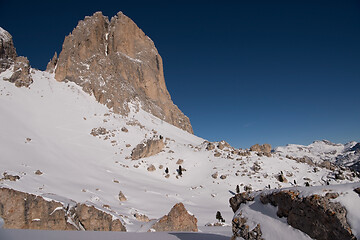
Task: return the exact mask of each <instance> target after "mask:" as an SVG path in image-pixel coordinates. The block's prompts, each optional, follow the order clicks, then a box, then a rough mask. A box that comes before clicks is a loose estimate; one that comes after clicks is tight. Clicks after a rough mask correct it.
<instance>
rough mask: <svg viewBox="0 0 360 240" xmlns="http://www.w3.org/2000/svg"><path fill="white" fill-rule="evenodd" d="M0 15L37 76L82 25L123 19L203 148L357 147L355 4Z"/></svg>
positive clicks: (169, 5)
mask: <svg viewBox="0 0 360 240" xmlns="http://www.w3.org/2000/svg"><path fill="white" fill-rule="evenodd" d="M234 2H236V3H234ZM0 9H1V14H0V26H1V27H3V28H5V29H6V30H8V31H9V32H10V33H11V34H12V35H13V37H14V42H15V46H16V48H17V52H18V54H19V55H24V56H27V57H28V58H29V60H30V63H31V65H32V66H33V67H35V68H39V69H44V68H45V67H46V64H47V62H48V61H49V59H50V58H51V57H52V55H53V53H54V52H55V51H57V52H58V53H59V52H60V51H61V46H62V43H63V40H64V37H65V36H66V35H68V34H69V33H70V32H71V31H72V30H73V28H74V27H75V26H76V25H77V22H78V21H79V20H81V19H83V18H84V16H86V15H92V14H93V13H94V12H95V11H99V10H100V11H102V12H103V13H104V15H106V16H109V17H111V16H113V15H115V14H116V13H117V12H118V11H122V12H124V13H125V14H126V15H127V16H129V17H130V18H131V19H133V20H134V21H135V22H136V23H137V25H138V26H139V27H140V28H141V29H143V31H144V32H145V33H146V34H147V35H148V36H149V37H150V38H151V39H152V40H153V41H154V42H155V45H156V47H157V48H158V50H159V52H160V55H161V56H162V58H163V61H164V70H165V80H166V84H167V87H168V90H169V92H170V94H171V96H172V99H173V101H174V102H175V104H176V105H178V106H179V108H180V109H181V110H182V111H183V112H184V113H185V114H186V115H187V116H189V118H190V120H191V123H192V125H193V128H194V131H195V134H197V135H199V136H201V137H204V138H206V139H208V140H211V141H215V140H221V139H224V140H226V141H228V142H229V143H231V144H232V145H233V146H235V147H243V148H245V147H249V146H251V145H253V144H255V143H270V144H272V145H273V146H278V145H285V144H287V143H298V144H309V143H311V142H312V141H313V140H318V139H328V140H330V141H333V142H342V143H344V142H347V141H351V140H355V141H360V126H359V123H360V2H359V1H357V0H346V1H341V0H339V1H331V0H327V1H322V0H292V1H289V0H286V1H277V0H274V1H268V0H264V1H256V0H255V1H226V0H225V1H218V2H217V3H212V2H211V1H196V3H194V2H193V1H166V2H165V1H68V0H65V1H36V0H34V1H4V0H0Z"/></svg>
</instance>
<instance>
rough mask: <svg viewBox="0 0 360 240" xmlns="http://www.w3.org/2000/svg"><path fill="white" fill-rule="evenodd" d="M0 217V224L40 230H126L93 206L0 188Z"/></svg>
mask: <svg viewBox="0 0 360 240" xmlns="http://www.w3.org/2000/svg"><path fill="white" fill-rule="evenodd" d="M0 217H1V218H3V220H4V228H15V229H41V230H93V231H126V229H125V227H124V226H123V224H122V223H121V221H120V220H119V219H116V220H113V219H112V216H111V215H110V214H108V213H105V212H102V211H100V210H98V209H96V208H95V207H93V206H87V205H85V204H76V205H75V206H73V207H69V206H68V207H64V205H63V204H61V203H59V202H55V201H47V200H45V199H44V198H42V197H40V196H36V195H33V194H28V193H24V192H19V191H16V190H13V189H8V188H0Z"/></svg>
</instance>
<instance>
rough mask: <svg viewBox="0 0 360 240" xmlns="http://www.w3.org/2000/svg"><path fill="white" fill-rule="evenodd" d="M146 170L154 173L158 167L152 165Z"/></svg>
mask: <svg viewBox="0 0 360 240" xmlns="http://www.w3.org/2000/svg"><path fill="white" fill-rule="evenodd" d="M146 170H148V171H149V172H153V171H155V170H156V167H155V166H154V165H152V164H151V165H150V166H149V167H148V168H147V169H146Z"/></svg>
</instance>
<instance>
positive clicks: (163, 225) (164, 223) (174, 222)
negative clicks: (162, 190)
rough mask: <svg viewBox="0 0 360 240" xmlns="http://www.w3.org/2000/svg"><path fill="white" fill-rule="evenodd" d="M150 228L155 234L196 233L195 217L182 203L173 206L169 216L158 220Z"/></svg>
mask: <svg viewBox="0 0 360 240" xmlns="http://www.w3.org/2000/svg"><path fill="white" fill-rule="evenodd" d="M151 228H152V229H154V230H155V231H157V232H162V231H164V232H168V231H186V232H197V231H198V228H197V219H196V217H195V216H193V215H191V214H190V213H189V212H188V211H187V210H186V209H185V207H184V204H182V203H177V204H175V205H174V207H173V208H172V209H171V210H170V212H169V214H168V215H165V216H163V217H162V218H160V220H159V221H158V222H156V223H155V224H154V225H153V226H152V227H151Z"/></svg>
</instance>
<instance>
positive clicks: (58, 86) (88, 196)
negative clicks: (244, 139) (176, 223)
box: [0, 69, 358, 231]
mask: <svg viewBox="0 0 360 240" xmlns="http://www.w3.org/2000/svg"><path fill="white" fill-rule="evenodd" d="M10 71H11V69H9V70H7V71H6V72H3V73H2V74H0V112H1V115H0V132H1V135H0V146H1V147H0V156H1V158H0V174H3V173H5V172H6V173H7V174H10V175H17V176H19V177H20V179H19V180H18V181H7V180H3V181H0V187H9V188H13V189H15V190H19V191H24V192H28V193H33V194H37V195H41V196H44V197H46V198H49V199H54V200H58V201H61V202H71V200H74V201H76V202H82V203H90V204H92V205H95V206H96V207H97V208H99V209H102V210H104V211H106V212H110V213H111V214H112V215H113V216H114V217H115V218H120V219H122V220H123V221H124V223H125V224H126V228H127V230H128V231H146V230H147V229H148V227H149V226H143V227H142V225H143V224H144V223H142V222H139V221H138V220H136V219H135V217H134V214H135V213H140V214H145V215H147V216H148V217H149V218H151V219H157V218H159V217H162V216H163V215H165V214H167V213H168V212H169V210H170V209H171V207H172V206H173V205H174V204H175V203H178V202H183V203H184V205H185V207H186V208H187V209H188V210H189V211H190V212H192V213H193V214H194V215H195V216H196V217H197V219H198V225H199V226H204V225H205V224H206V223H208V222H215V221H216V219H215V214H216V211H221V213H222V216H223V217H224V218H225V219H226V221H227V222H230V221H231V219H232V217H233V213H232V211H231V209H230V207H229V204H228V201H229V198H230V197H231V196H232V195H233V192H234V191H235V188H236V185H237V184H239V185H240V187H241V190H243V188H244V187H245V186H247V187H251V188H252V189H253V190H260V189H264V188H266V187H268V186H269V185H270V187H271V188H280V187H291V186H293V185H302V186H303V185H304V184H305V182H309V183H310V184H311V185H324V184H326V181H329V180H331V183H335V180H333V173H332V171H330V170H328V169H322V168H321V169H319V170H318V171H313V167H311V166H309V165H307V164H305V163H299V162H296V161H294V160H291V159H287V158H284V157H281V156H277V155H276V154H275V155H272V157H265V156H262V157H259V156H258V155H257V154H256V153H255V152H250V155H248V156H240V155H239V154H238V153H237V152H234V151H233V149H232V148H231V147H224V148H223V149H218V148H216V149H213V150H207V149H206V147H207V143H206V142H204V141H205V140H204V139H202V138H199V137H197V136H194V135H192V134H189V133H188V132H185V131H183V130H181V129H179V128H176V127H174V126H172V125H170V124H168V123H166V122H164V121H161V120H160V119H158V118H156V117H154V116H153V115H151V114H149V113H147V112H144V111H142V110H141V108H139V107H138V106H137V103H136V102H134V103H133V104H131V106H130V107H131V109H132V111H131V113H130V114H129V115H128V116H121V115H117V114H114V113H112V112H111V111H110V110H109V109H107V108H106V107H105V106H103V105H101V104H99V103H98V102H96V101H95V99H94V97H92V96H89V95H88V94H86V93H84V92H83V91H82V90H81V88H80V87H78V86H77V85H75V84H74V83H66V82H57V81H55V80H54V76H53V75H52V74H49V73H47V72H42V71H38V70H34V69H33V70H32V78H33V79H34V83H33V84H32V85H30V88H17V87H15V86H14V84H12V83H9V82H6V81H3V80H2V79H3V78H4V77H8V75H9V74H11V73H10ZM99 127H102V128H105V129H106V133H105V134H104V135H98V136H93V135H91V134H90V133H91V132H92V130H93V129H96V128H99ZM124 127H125V128H126V129H127V131H126V130H125V129H124V130H123V131H122V130H121V129H122V128H124ZM160 135H161V136H163V137H164V139H165V144H166V146H165V148H164V151H162V152H160V153H159V154H157V155H154V156H151V157H148V158H143V159H140V160H136V161H132V160H131V157H130V155H131V151H132V149H133V148H134V147H135V146H136V145H137V144H139V143H140V142H142V141H143V140H144V139H150V138H152V137H154V136H160ZM216 153H217V155H219V156H218V157H215V156H214V154H216ZM179 159H181V160H183V161H179ZM180 162H182V163H181V166H182V168H183V169H184V171H183V174H182V176H178V173H177V169H178V166H179V164H177V163H180ZM150 165H154V166H155V168H156V170H155V171H148V170H147V168H148V167H149V166H150ZM166 168H168V169H169V174H170V177H169V178H165V175H166V174H165V169H166ZM37 170H39V172H37ZM36 172H37V173H38V174H36ZM40 172H41V173H42V174H41V173H40ZM281 172H283V174H284V176H285V177H286V178H287V181H284V182H280V181H279V180H278V176H279V174H280V173H281ZM216 173H217V174H216ZM214 174H215V175H214ZM216 175H218V176H217V177H216ZM215 177H216V178H215ZM294 180H295V181H294ZM352 180H354V181H356V180H357V181H358V178H353V179H352ZM295 182H296V183H295ZM340 182H343V183H344V182H351V179H345V180H336V183H340ZM120 191H122V193H124V195H125V196H126V198H127V201H122V202H120V201H119V198H118V194H119V192H120Z"/></svg>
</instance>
